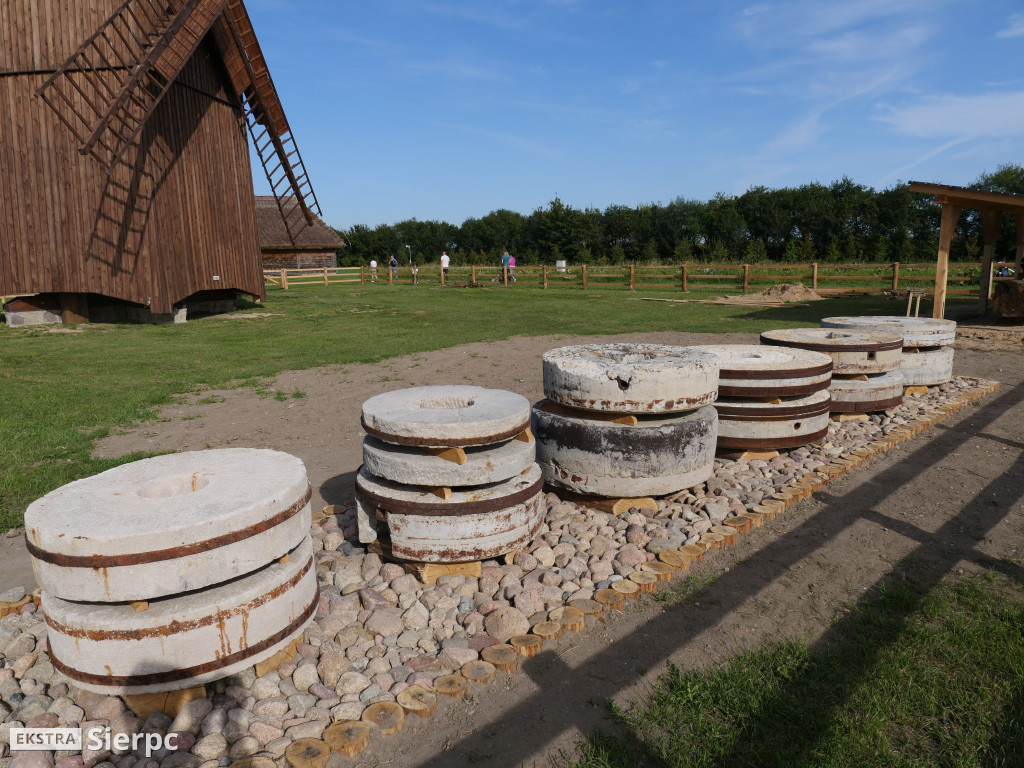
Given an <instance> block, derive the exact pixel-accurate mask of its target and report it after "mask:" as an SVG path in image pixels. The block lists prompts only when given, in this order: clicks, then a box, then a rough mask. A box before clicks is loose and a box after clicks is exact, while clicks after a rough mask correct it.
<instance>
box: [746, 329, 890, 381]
mask: <svg viewBox="0 0 1024 768" xmlns="http://www.w3.org/2000/svg"><path fill="white" fill-rule="evenodd" d="M761 344H763V345H771V346H777V347H796V348H798V349H806V350H810V351H812V352H821V353H822V354H825V355H828V356H829V357H831V358H832V364H833V369H832V375H833V376H836V375H839V374H861V373H865V374H867V373H886V372H887V371H895V370H898V369H899V367H900V361H901V359H902V357H903V337H902V336H900V335H899V334H896V333H883V332H880V331H853V330H844V329H841V328H836V329H833V328H783V329H781V330H777V331H765V332H764V333H762V334H761Z"/></svg>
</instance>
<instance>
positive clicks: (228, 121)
mask: <svg viewBox="0 0 1024 768" xmlns="http://www.w3.org/2000/svg"><path fill="white" fill-rule="evenodd" d="M0 105H3V106H2V108H0V185H2V190H0V191H2V194H0V296H3V297H5V298H9V297H11V296H19V295H20V297H21V298H20V299H16V302H21V304H22V305H24V306H27V307H29V308H32V307H33V306H34V305H42V306H51V307H52V308H54V311H58V310H59V311H62V312H63V315H64V318H63V319H64V321H65V322H68V321H76V320H82V319H86V318H88V317H89V315H90V314H93V315H94V316H95V315H97V314H102V313H103V312H104V311H105V309H109V307H110V306H111V305H117V304H121V305H125V306H129V307H135V308H139V309H144V310H147V311H148V312H150V313H152V315H153V316H156V317H159V316H169V315H170V313H172V312H174V311H175V310H176V309H177V308H180V307H181V306H183V305H185V304H187V303H188V302H189V301H193V300H196V299H203V298H211V297H224V296H225V295H227V296H233V295H235V294H237V293H247V294H251V295H253V296H256V297H260V298H262V297H263V295H264V288H263V275H262V270H261V264H260V248H259V235H258V230H257V223H256V211H255V197H254V192H253V183H252V172H251V166H250V161H249V157H250V155H249V148H248V144H247V138H246V134H247V133H248V134H249V137H250V138H251V140H252V141H253V142H254V145H255V149H256V154H257V155H258V157H259V158H260V161H261V163H262V165H263V168H264V171H265V172H266V175H267V178H268V181H269V184H270V186H271V188H272V191H273V193H274V198H275V200H276V201H277V202H278V207H279V209H280V213H281V216H282V218H283V220H284V223H285V228H286V230H287V232H288V236H289V237H292V238H294V237H295V236H296V235H298V234H299V232H301V230H302V229H304V228H305V227H306V226H308V225H309V224H310V223H311V222H313V221H315V216H316V215H318V214H319V206H318V204H317V202H316V197H315V195H314V194H313V190H312V187H311V185H310V183H309V178H308V176H307V175H306V172H305V168H304V166H303V164H302V159H301V156H300V155H299V152H298V148H297V146H296V145H295V142H294V140H293V138H292V134H291V130H290V127H289V125H288V121H287V118H286V117H285V115H284V111H283V110H282V108H281V103H280V100H279V98H278V95H277V92H276V90H275V88H274V85H273V82H272V81H271V79H270V74H269V72H268V71H267V66H266V63H265V61H264V59H263V55H262V52H261V51H260V48H259V43H258V42H257V40H256V36H255V34H254V33H253V29H252V25H251V23H250V21H249V17H248V14H247V12H246V9H245V6H244V5H243V3H242V2H241V0H5V2H3V3H2V4H0ZM47 302H49V304H47ZM10 306H11V305H10V304H8V306H7V308H8V310H10Z"/></svg>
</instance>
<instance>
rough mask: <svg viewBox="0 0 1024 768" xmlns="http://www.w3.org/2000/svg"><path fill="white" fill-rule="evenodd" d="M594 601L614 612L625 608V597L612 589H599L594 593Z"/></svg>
mask: <svg viewBox="0 0 1024 768" xmlns="http://www.w3.org/2000/svg"><path fill="white" fill-rule="evenodd" d="M617 583H618V582H616V584H617ZM594 599H595V600H596V601H597V602H599V603H601V605H603V606H606V607H607V608H611V609H612V610H614V611H621V610H622V609H623V608H625V607H626V596H625V595H623V594H622V593H621V592H618V591H616V590H614V589H599V590H597V592H595V593H594Z"/></svg>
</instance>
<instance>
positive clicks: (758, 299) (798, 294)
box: [717, 283, 821, 304]
mask: <svg viewBox="0 0 1024 768" xmlns="http://www.w3.org/2000/svg"><path fill="white" fill-rule="evenodd" d="M791 301H821V296H819V295H818V294H816V293H815V292H814V291H812V290H811V289H810V288H808V287H807V286H806V285H804V284H803V283H780V284H779V285H773V286H772V287H771V288H765V289H764V290H763V291H758V292H757V293H748V294H746V295H745V296H726V297H724V298H722V299H718V302H717V303H720V304H786V303H788V302H791Z"/></svg>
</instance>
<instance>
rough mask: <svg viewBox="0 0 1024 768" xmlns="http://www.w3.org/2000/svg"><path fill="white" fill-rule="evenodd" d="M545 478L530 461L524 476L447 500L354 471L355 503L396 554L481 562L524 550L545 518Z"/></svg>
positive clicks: (428, 560)
mask: <svg viewBox="0 0 1024 768" xmlns="http://www.w3.org/2000/svg"><path fill="white" fill-rule="evenodd" d="M543 485H544V478H543V476H542V475H541V471H540V467H538V466H537V465H536V464H531V465H530V467H529V470H528V471H527V472H526V473H525V474H520V475H517V476H516V477H514V478H511V479H509V480H505V481H504V482H501V483H492V484H489V485H481V486H477V487H474V488H471V489H467V490H460V489H454V488H453V489H451V497H450V498H447V499H446V498H442V497H441V496H438V495H435V494H434V493H431V492H430V491H429V490H427V489H424V488H419V487H416V486H411V485H402V484H400V483H394V482H391V481H390V480H384V479H383V478H379V477H374V476H373V475H371V474H370V473H369V472H367V471H366V468H365V467H363V468H361V469H360V470H359V473H358V474H357V475H356V502H357V504H358V506H359V507H360V510H359V515H360V518H361V519H363V520H378V521H379V520H381V519H383V520H384V521H386V522H385V523H380V522H378V523H377V524H378V525H381V524H386V525H387V527H388V532H389V534H390V538H391V551H392V554H394V556H395V557H398V558H402V559H405V560H413V561H416V562H425V563H456V562H467V561H472V560H486V559H488V558H493V557H498V556H499V555H503V554H505V553H507V552H513V551H515V550H517V549H522V548H524V547H525V546H526V545H527V544H528V543H529V542H530V541H531V540H532V539H533V537H534V536H535V535H536V534H537V532H538V530H539V529H540V526H541V523H542V522H543V518H544V511H545V508H546V507H545V504H544V494H543Z"/></svg>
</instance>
